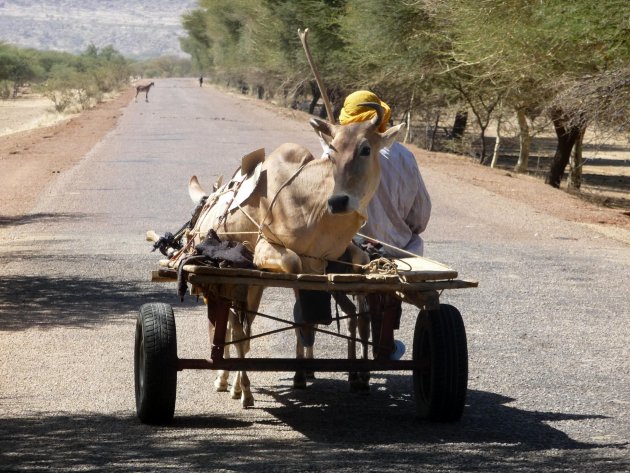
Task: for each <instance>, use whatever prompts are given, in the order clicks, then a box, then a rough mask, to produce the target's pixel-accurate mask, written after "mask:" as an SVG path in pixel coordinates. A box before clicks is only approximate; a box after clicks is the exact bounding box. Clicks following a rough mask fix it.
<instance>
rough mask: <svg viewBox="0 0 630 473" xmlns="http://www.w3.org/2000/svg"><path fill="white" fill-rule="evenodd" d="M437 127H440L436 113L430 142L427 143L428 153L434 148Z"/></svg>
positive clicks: (438, 114)
mask: <svg viewBox="0 0 630 473" xmlns="http://www.w3.org/2000/svg"><path fill="white" fill-rule="evenodd" d="M439 125H440V112H437V113H436V115H435V124H434V126H433V131H432V132H431V141H429V151H433V148H434V146H435V134H436V133H437V130H438V126H439Z"/></svg>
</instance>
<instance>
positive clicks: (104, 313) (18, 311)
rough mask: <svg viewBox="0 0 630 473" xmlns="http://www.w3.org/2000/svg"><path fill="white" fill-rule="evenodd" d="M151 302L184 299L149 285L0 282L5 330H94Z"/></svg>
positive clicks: (45, 279)
mask: <svg viewBox="0 0 630 473" xmlns="http://www.w3.org/2000/svg"><path fill="white" fill-rule="evenodd" d="M188 299H191V298H188ZM147 302H170V303H173V304H176V303H179V299H177V297H176V294H175V291H174V289H173V287H172V286H170V285H169V286H168V287H166V286H165V285H158V284H152V283H149V282H144V281H137V282H133V281H128V280H120V281H118V280H112V279H108V278H75V277H69V276H60V277H52V276H7V277H3V278H1V279H0V330H6V331H13V330H25V329H28V328H31V327H38V328H55V327H75V328H76V327H90V326H94V325H98V324H103V323H106V322H108V321H111V320H112V319H115V318H120V317H122V316H125V315H127V314H128V313H130V312H135V311H137V310H138V309H139V308H140V306H141V305H142V304H144V303H147Z"/></svg>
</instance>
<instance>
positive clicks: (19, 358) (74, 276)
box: [0, 80, 630, 472]
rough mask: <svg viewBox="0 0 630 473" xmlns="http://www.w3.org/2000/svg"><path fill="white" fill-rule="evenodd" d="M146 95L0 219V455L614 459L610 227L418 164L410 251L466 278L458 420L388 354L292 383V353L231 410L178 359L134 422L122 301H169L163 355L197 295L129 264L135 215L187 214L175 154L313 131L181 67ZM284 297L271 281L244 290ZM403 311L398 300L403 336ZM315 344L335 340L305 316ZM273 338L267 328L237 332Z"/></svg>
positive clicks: (622, 323) (624, 253)
mask: <svg viewBox="0 0 630 473" xmlns="http://www.w3.org/2000/svg"><path fill="white" fill-rule="evenodd" d="M150 100H151V101H150V102H149V103H145V102H143V101H138V102H137V103H135V102H133V101H132V102H131V103H130V104H129V106H128V107H127V109H126V110H125V113H124V115H123V117H122V118H121V120H120V122H119V125H118V127H117V128H116V129H115V130H113V131H112V132H111V133H110V134H109V135H108V136H107V137H106V138H105V139H104V140H103V141H102V142H101V143H100V144H99V145H98V146H96V147H95V148H94V149H93V150H92V151H91V152H90V153H89V154H88V155H87V156H85V158H84V159H83V160H82V161H81V162H80V163H79V164H78V165H77V166H76V167H75V168H74V169H72V170H71V171H70V172H68V173H66V174H65V175H62V176H60V178H59V180H58V181H57V182H56V183H55V185H53V186H52V187H50V188H49V189H47V190H46V192H45V193H44V195H43V196H42V198H41V199H40V200H39V202H38V203H37V205H36V206H35V207H34V208H33V209H32V211H31V212H30V213H29V214H28V215H25V216H24V218H23V219H22V220H20V221H18V222H16V224H15V225H13V226H10V227H3V228H0V241H1V242H2V245H1V247H0V268H1V269H0V274H2V280H1V281H0V383H1V384H0V470H2V471H38V470H43V469H47V468H48V469H51V470H54V471H59V470H66V471H74V470H77V471H89V470H92V471H102V470H110V471H121V472H132V471H187V472H190V471H251V472H270V471H319V470H322V471H353V472H355V471H396V472H401V471H425V470H428V469H429V468H431V469H432V470H433V471H449V470H458V471H469V470H474V471H532V472H533V471H536V472H539V471H628V470H630V448H629V444H628V442H629V441H630V348H629V347H630V310H629V309H628V305H629V304H628V303H629V301H630V276H629V274H630V248H629V247H628V246H627V245H624V244H622V243H619V242H616V241H614V240H609V239H607V238H606V237H604V236H603V235H601V234H599V233H597V232H595V231H593V230H589V229H587V228H586V227H582V226H579V225H574V224H568V223H564V222H561V221H559V220H556V219H553V218H550V217H547V216H545V215H542V214H539V213H536V212H534V211H532V210H530V209H529V208H528V207H526V206H524V205H520V204H516V203H514V202H512V201H509V200H506V199H504V198H502V197H500V196H496V195H493V194H491V193H490V192H488V191H485V190H481V189H479V188H476V187H472V186H468V185H465V184H462V183H460V182H455V181H454V180H453V179H451V178H449V176H447V175H444V174H442V173H439V172H437V171H429V170H426V171H425V180H426V181H427V185H428V186H429V189H430V191H431V194H432V196H433V200H434V215H433V217H432V221H431V223H430V227H429V229H428V231H427V234H426V240H427V243H426V248H427V256H429V257H431V258H433V259H436V260H440V261H443V262H445V263H448V264H450V265H451V266H453V267H455V268H457V269H458V270H459V271H460V276H462V277H467V278H474V279H478V280H479V281H480V287H479V288H478V289H469V290H462V291H450V292H445V293H444V294H443V295H442V301H443V302H448V303H451V304H454V305H456V306H457V307H458V308H459V309H460V310H461V311H462V313H463V315H464V319H465V322H466V327H467V333H468V339H469V350H470V380H469V388H470V390H469V395H468V400H467V407H466V409H465V412H464V417H463V420H462V421H461V422H460V423H458V424H455V425H434V424H429V423H421V422H417V421H415V420H414V418H413V413H414V404H413V400H412V399H411V394H410V393H411V385H410V378H409V377H408V376H406V375H402V374H391V373H380V374H377V375H375V377H374V378H375V379H374V384H373V390H372V393H371V394H370V395H369V396H356V395H352V394H350V393H349V392H348V389H347V384H346V382H345V380H344V377H343V376H342V375H341V374H339V375H328V374H323V375H320V377H319V378H320V379H317V380H316V382H315V383H314V384H313V385H311V386H309V388H308V389H307V390H306V391H300V392H294V391H292V390H291V388H290V386H291V374H290V373H254V374H252V376H251V378H252V384H253V387H254V395H255V397H256V406H255V408H253V409H248V410H242V409H241V408H240V405H239V404H238V402H236V401H233V400H231V399H229V396H228V395H226V394H225V393H214V392H213V389H212V381H213V377H212V373H210V372H199V371H185V372H183V373H181V374H180V375H179V377H178V394H177V407H176V419H175V421H174V423H173V425H172V426H169V427H152V426H146V425H142V424H140V423H139V422H138V420H137V419H136V417H135V406H134V394H133V340H134V326H135V316H136V312H137V309H138V308H139V306H140V305H141V304H142V303H144V302H148V301H166V302H170V303H172V304H173V305H174V306H175V310H176V314H177V323H178V326H177V330H178V345H179V347H178V349H179V354H180V356H182V357H200V356H205V355H207V354H208V343H207V340H206V325H205V317H204V314H205V313H204V307H203V306H202V305H199V304H197V303H196V302H195V301H194V300H191V299H190V298H188V299H187V300H186V301H185V302H184V303H180V302H179V301H178V300H177V298H176V297H175V292H174V287H173V286H172V285H168V284H166V285H159V284H150V283H148V282H147V279H148V274H149V271H150V270H151V269H152V268H153V267H154V265H155V264H156V261H157V260H158V258H159V257H158V256H157V255H156V254H155V253H150V252H149V246H148V244H147V243H145V242H144V241H143V236H144V233H145V231H146V230H148V229H154V230H157V231H158V232H163V231H167V230H174V229H176V227H177V226H178V225H179V224H181V223H183V222H184V221H185V220H186V219H187V217H188V215H189V213H190V211H191V210H192V208H191V202H190V201H189V199H188V196H187V191H186V183H187V180H188V178H189V177H190V175H192V174H197V175H199V176H200V179H201V181H202V182H205V183H207V184H208V186H209V185H210V183H211V182H213V181H214V179H215V178H216V176H218V175H219V174H225V175H226V177H227V176H229V175H231V173H232V171H233V170H234V168H235V166H236V163H237V162H238V159H239V157H240V156H241V155H242V154H244V153H246V152H248V151H251V150H253V149H255V148H257V147H263V146H264V147H265V148H267V150H272V149H273V148H275V147H276V146H277V145H279V144H280V143H282V142H285V141H296V142H300V143H303V144H305V145H307V146H309V147H310V148H311V149H313V150H317V147H318V144H317V141H316V139H315V137H314V135H313V133H312V132H311V131H310V129H309V126H308V125H307V124H306V123H305V122H304V121H294V120H291V119H288V118H286V117H285V118H283V117H282V116H280V115H279V114H277V113H275V112H273V111H272V110H270V109H269V107H261V106H260V105H257V103H256V101H252V100H247V99H243V98H241V97H236V96H231V95H224V94H221V93H218V92H216V91H214V90H212V89H210V88H204V89H200V88H199V87H198V86H197V85H196V81H193V80H161V81H158V82H157V83H156V87H155V88H154V89H153V90H152V91H151V94H150ZM290 306H291V298H290V297H289V294H287V293H286V292H283V291H280V290H275V291H270V292H268V293H266V295H265V297H264V301H263V306H262V307H261V311H262V312H266V313H272V314H276V315H278V314H280V315H285V316H288V315H289V312H288V310H287V308H288V307H290ZM414 315H415V314H414V312H413V311H412V310H411V309H410V308H406V309H405V314H404V316H403V324H402V328H401V330H400V333H399V338H402V339H403V341H405V343H406V344H407V347H410V346H411V339H412V327H413V323H414ZM254 327H255V330H263V329H264V328H265V327H266V322H264V321H262V320H261V321H260V322H259V320H257V321H256V324H255V326H254ZM318 351H319V353H320V354H324V355H328V356H334V355H335V354H338V353H341V352H343V347H342V346H340V345H339V344H338V343H336V344H333V343H329V342H328V341H327V340H326V339H325V338H320V339H319V345H318ZM408 351H410V350H408ZM292 352H293V341H292V339H291V338H290V337H287V336H286V335H284V336H280V335H278V336H274V337H270V338H269V339H267V340H264V341H259V342H258V343H256V344H255V345H254V347H253V354H254V355H257V356H291V355H292ZM409 355H410V353H407V355H405V356H409Z"/></svg>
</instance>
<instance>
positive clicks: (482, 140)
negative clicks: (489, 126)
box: [479, 127, 486, 164]
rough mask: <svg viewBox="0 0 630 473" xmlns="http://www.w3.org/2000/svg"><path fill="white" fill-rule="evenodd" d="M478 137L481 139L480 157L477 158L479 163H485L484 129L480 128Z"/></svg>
mask: <svg viewBox="0 0 630 473" xmlns="http://www.w3.org/2000/svg"><path fill="white" fill-rule="evenodd" d="M479 137H480V138H481V156H480V157H479V163H480V164H485V163H486V129H485V128H484V127H481V132H480V133H479Z"/></svg>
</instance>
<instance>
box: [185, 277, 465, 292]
mask: <svg viewBox="0 0 630 473" xmlns="http://www.w3.org/2000/svg"><path fill="white" fill-rule="evenodd" d="M188 282H190V283H191V284H199V285H213V284H230V285H250V286H265V287H287V288H295V289H311V290H318V291H346V292H388V291H401V292H405V291H436V290H442V289H463V288H467V287H476V286H477V282H476V281H465V280H447V281H423V282H413V283H409V282H404V281H397V282H390V281H387V280H384V281H379V280H371V281H363V282H333V281H328V280H327V281H304V280H298V279H296V280H293V281H288V280H283V279H261V278H256V277H244V276H237V277H236V276H220V275H207V274H189V275H188Z"/></svg>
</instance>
